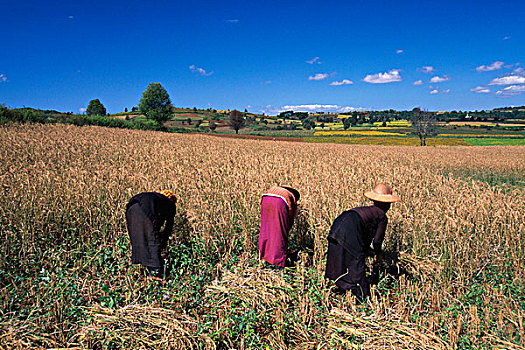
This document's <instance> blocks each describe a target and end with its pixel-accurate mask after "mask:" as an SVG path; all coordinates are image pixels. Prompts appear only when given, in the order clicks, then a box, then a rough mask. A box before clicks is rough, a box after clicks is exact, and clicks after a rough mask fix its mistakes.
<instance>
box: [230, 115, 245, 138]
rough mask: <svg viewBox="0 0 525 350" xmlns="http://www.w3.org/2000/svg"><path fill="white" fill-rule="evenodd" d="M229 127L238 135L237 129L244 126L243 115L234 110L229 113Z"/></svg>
mask: <svg viewBox="0 0 525 350" xmlns="http://www.w3.org/2000/svg"><path fill="white" fill-rule="evenodd" d="M229 125H230V128H232V129H233V130H235V133H236V134H238V133H239V129H242V128H244V126H245V125H246V120H245V119H244V115H243V114H242V113H241V112H239V111H238V110H236V109H234V110H233V111H231V113H230V119H229Z"/></svg>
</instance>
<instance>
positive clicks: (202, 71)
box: [189, 64, 213, 77]
mask: <svg viewBox="0 0 525 350" xmlns="http://www.w3.org/2000/svg"><path fill="white" fill-rule="evenodd" d="M189 68H190V70H191V71H192V72H194V73H199V74H200V75H204V76H206V77H209V76H210V75H212V74H213V71H211V72H206V71H205V70H204V69H202V68H199V67H195V65H194V64H192V65H191V66H190V67H189Z"/></svg>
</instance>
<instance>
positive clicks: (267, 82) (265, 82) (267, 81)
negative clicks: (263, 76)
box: [261, 80, 272, 85]
mask: <svg viewBox="0 0 525 350" xmlns="http://www.w3.org/2000/svg"><path fill="white" fill-rule="evenodd" d="M271 83H272V81H271V80H266V81H263V82H262V83H261V84H264V85H268V84H271Z"/></svg>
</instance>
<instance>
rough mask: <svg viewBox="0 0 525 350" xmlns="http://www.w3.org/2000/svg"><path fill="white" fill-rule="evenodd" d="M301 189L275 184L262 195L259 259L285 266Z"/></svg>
mask: <svg viewBox="0 0 525 350" xmlns="http://www.w3.org/2000/svg"><path fill="white" fill-rule="evenodd" d="M299 198H300V195H299V191H297V190H296V189H293V188H291V187H287V186H275V187H272V188H270V189H269V190H268V191H266V192H265V193H264V194H263V195H262V200H261V228H260V232H259V260H264V261H266V262H267V263H269V264H271V265H275V266H278V267H285V265H286V258H287V254H288V251H287V249H288V232H290V229H291V228H292V225H293V222H294V218H295V215H296V213H297V202H298V201H299Z"/></svg>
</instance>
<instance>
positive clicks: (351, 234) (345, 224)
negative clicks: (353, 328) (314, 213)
mask: <svg viewBox="0 0 525 350" xmlns="http://www.w3.org/2000/svg"><path fill="white" fill-rule="evenodd" d="M362 226H363V221H362V220H361V217H360V216H359V214H357V213H356V212H353V211H345V212H343V213H342V214H341V215H339V217H338V218H337V219H336V220H335V221H334V223H333V225H332V228H331V229H330V234H329V235H328V254H327V257H326V273H325V276H326V277H327V278H329V279H331V280H333V281H335V285H336V286H337V287H338V288H340V289H342V290H345V291H351V292H352V294H354V295H355V296H356V297H357V298H358V299H359V300H361V301H363V300H364V299H365V297H367V296H369V295H370V287H369V284H368V281H367V280H366V263H365V256H366V254H365V247H364V244H363V239H362Z"/></svg>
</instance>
